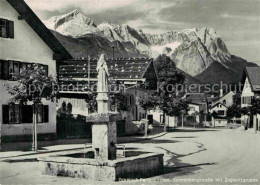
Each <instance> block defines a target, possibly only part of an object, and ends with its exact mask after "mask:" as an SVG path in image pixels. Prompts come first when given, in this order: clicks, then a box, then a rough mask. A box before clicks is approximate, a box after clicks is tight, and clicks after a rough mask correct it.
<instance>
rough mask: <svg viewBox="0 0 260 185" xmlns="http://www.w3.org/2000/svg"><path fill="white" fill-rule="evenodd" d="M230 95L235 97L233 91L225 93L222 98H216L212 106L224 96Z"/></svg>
mask: <svg viewBox="0 0 260 185" xmlns="http://www.w3.org/2000/svg"><path fill="white" fill-rule="evenodd" d="M230 93H233V95H235V93H234V92H233V91H229V92H226V93H225V94H224V95H223V96H220V97H218V98H217V99H216V100H215V101H214V102H213V104H216V103H218V101H219V100H221V99H222V98H224V97H225V96H227V95H229V94H230Z"/></svg>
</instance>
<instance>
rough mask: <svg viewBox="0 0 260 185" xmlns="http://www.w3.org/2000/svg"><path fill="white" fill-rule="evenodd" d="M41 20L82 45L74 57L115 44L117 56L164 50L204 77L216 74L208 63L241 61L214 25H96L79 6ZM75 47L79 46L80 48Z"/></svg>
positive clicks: (229, 68)
mask: <svg viewBox="0 0 260 185" xmlns="http://www.w3.org/2000/svg"><path fill="white" fill-rule="evenodd" d="M44 23H45V24H46V26H47V27H48V28H49V29H51V30H54V31H56V32H58V33H60V34H62V35H58V34H56V35H58V36H57V38H58V39H60V40H61V42H62V43H63V44H64V45H65V46H66V45H67V47H69V48H71V45H74V44H75V45H82V47H81V46H80V47H76V46H74V47H73V49H71V50H72V52H73V53H75V55H76V56H77V57H78V56H83V57H84V55H88V54H89V53H92V54H93V55H98V52H99V51H105V52H107V53H108V55H109V56H111V54H112V47H115V56H116V57H132V56H133V57H140V56H141V57H143V56H149V57H153V58H156V57H157V56H159V55H160V54H166V55H168V56H169V57H171V58H172V60H173V61H174V62H175V64H176V66H177V67H178V68H179V69H181V70H182V71H184V72H186V73H187V74H189V75H191V76H193V77H198V78H200V77H201V78H202V76H203V79H204V80H205V79H207V75H215V74H213V72H212V69H211V68H210V69H211V73H212V74H208V73H207V69H208V68H209V67H210V66H213V65H214V66H218V68H221V69H222V71H223V70H226V71H229V72H230V71H232V69H233V68H234V67H233V66H234V64H233V60H236V62H237V63H239V61H242V59H241V60H240V59H239V58H236V57H235V59H234V57H232V55H231V54H230V53H229V51H228V49H227V47H226V45H225V43H224V42H223V40H222V39H221V37H220V36H219V35H217V34H216V32H215V30H214V29H213V28H206V27H205V28H192V29H184V30H174V31H169V32H166V33H162V34H148V33H144V32H143V31H142V30H141V29H135V28H132V27H130V26H129V25H127V24H122V25H116V24H111V23H109V22H103V23H101V24H99V25H96V24H95V23H94V21H93V20H92V19H91V18H89V17H87V16H85V15H84V14H82V13H80V12H79V11H78V10H74V11H72V12H70V13H68V14H65V15H60V16H55V17H52V18H50V19H49V20H47V21H45V22H44ZM66 36H67V37H68V38H67V37H66ZM69 38H70V39H69ZM68 43H69V44H68ZM89 46H91V47H89ZM75 47H76V48H81V49H80V51H77V49H75ZM83 51H84V52H83ZM242 63H243V64H242ZM242 63H241V65H246V63H245V62H244V61H243V62H242ZM215 68H216V67H215ZM213 71H214V70H213ZM216 73H217V72H216ZM227 74H229V73H227ZM216 75H218V74H216Z"/></svg>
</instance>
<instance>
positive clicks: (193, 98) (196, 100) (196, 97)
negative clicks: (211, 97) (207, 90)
mask: <svg viewBox="0 0 260 185" xmlns="http://www.w3.org/2000/svg"><path fill="white" fill-rule="evenodd" d="M186 100H187V101H189V102H190V103H193V104H204V103H206V97H205V94H204V93H187V94H186Z"/></svg>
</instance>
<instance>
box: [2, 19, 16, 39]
mask: <svg viewBox="0 0 260 185" xmlns="http://www.w3.org/2000/svg"><path fill="white" fill-rule="evenodd" d="M0 37H3V38H14V22H13V21H8V20H6V19H0Z"/></svg>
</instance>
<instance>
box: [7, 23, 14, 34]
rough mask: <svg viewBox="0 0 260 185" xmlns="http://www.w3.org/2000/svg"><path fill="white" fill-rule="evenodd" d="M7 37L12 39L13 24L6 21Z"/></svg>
mask: <svg viewBox="0 0 260 185" xmlns="http://www.w3.org/2000/svg"><path fill="white" fill-rule="evenodd" d="M8 37H9V38H14V22H13V21H8Z"/></svg>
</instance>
